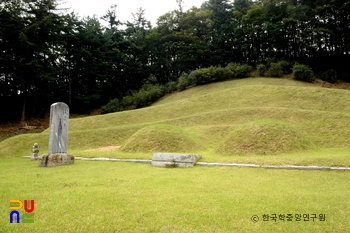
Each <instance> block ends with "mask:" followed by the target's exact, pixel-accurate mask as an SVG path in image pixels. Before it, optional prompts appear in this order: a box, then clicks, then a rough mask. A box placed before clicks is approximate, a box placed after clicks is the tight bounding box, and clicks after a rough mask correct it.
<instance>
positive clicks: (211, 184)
mask: <svg viewBox="0 0 350 233" xmlns="http://www.w3.org/2000/svg"><path fill="white" fill-rule="evenodd" d="M0 170H1V173H0V176H1V181H0V187H1V192H0V199H1V202H2V204H1V205H0V211H1V213H2V214H1V216H2V217H1V219H0V232H348V229H350V222H349V220H348V217H347V216H349V215H350V205H349V200H348V197H349V196H350V182H349V179H350V173H349V172H336V171H297V170H273V169H271V170H270V169H257V168H229V167H200V166H197V167H194V168H191V169H180V168H175V169H165V168H157V167H152V166H151V165H148V164H134V163H123V162H89V161H75V164H74V165H68V166H61V167H51V168H42V167H38V166H37V163H36V162H31V161H30V160H29V159H23V158H16V159H1V160H0ZM11 199H19V200H25V199H28V200H31V199H34V200H35V210H34V214H35V217H34V223H32V224H29V223H20V224H10V223H9V212H10V210H9V203H10V200H11ZM21 212H22V213H23V211H21ZM264 214H269V215H270V217H271V215H272V214H277V215H279V214H285V215H287V214H293V216H294V217H295V215H296V214H310V215H311V214H316V215H317V217H319V215H320V214H325V215H326V221H319V219H318V218H317V219H315V220H314V221H312V220H311V219H310V221H308V222H307V221H304V219H302V221H299V222H298V221H296V219H295V218H293V220H292V221H290V222H288V221H286V219H285V221H282V220H277V221H276V222H274V221H273V220H272V219H271V218H269V221H263V215H264ZM253 215H257V216H259V218H260V221H259V222H257V223H254V222H252V220H251V217H252V216H253Z"/></svg>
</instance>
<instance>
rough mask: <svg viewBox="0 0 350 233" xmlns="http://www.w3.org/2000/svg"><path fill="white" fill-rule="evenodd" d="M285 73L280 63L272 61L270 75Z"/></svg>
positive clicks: (278, 75) (277, 75)
mask: <svg viewBox="0 0 350 233" xmlns="http://www.w3.org/2000/svg"><path fill="white" fill-rule="evenodd" d="M282 74H283V71H282V68H281V66H280V65H279V63H271V64H270V69H269V75H270V76H271V77H278V78H279V77H281V76H282Z"/></svg>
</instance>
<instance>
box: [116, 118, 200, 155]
mask: <svg viewBox="0 0 350 233" xmlns="http://www.w3.org/2000/svg"><path fill="white" fill-rule="evenodd" d="M203 149H204V147H203V146H202V145H201V142H200V141H199V140H198V139H196V137H195V136H194V135H191V134H190V133H189V132H187V131H186V130H183V129H181V128H180V127H176V126H172V125H168V124H157V125H151V126H147V127H144V128H142V129H140V130H138V131H137V132H136V133H134V134H133V135H132V136H131V137H130V138H129V140H127V141H126V143H125V144H124V145H123V146H122V147H121V148H120V150H121V151H123V152H129V153H133V152H141V153H146V152H156V151H159V152H196V151H201V150H203Z"/></svg>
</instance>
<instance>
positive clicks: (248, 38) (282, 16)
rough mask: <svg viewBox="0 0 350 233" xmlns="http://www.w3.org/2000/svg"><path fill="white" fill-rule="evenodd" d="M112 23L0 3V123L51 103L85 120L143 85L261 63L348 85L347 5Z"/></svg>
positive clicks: (347, 1) (341, 1)
mask: <svg viewBox="0 0 350 233" xmlns="http://www.w3.org/2000/svg"><path fill="white" fill-rule="evenodd" d="M174 1H177V3H178V8H177V9H174V10H173V11H171V12H165V13H164V14H163V15H161V16H160V17H159V18H158V21H157V24H156V25H155V26H154V27H152V25H151V24H150V22H149V21H147V19H146V18H145V10H144V9H142V8H138V9H135V12H134V13H133V14H132V15H133V17H132V19H130V21H127V22H120V21H119V20H118V15H117V13H116V12H117V11H116V10H117V5H113V6H111V7H110V8H109V9H106V13H105V15H103V16H101V17H100V18H98V17H97V16H90V17H85V18H80V17H78V16H77V15H76V14H75V13H74V12H72V11H70V10H69V9H68V10H67V9H61V8H60V6H61V5H62V2H61V1H60V0H2V1H0V105H1V109H2V110H1V114H0V123H1V122H8V121H14V120H25V118H26V117H29V116H42V115H44V114H45V113H46V112H47V111H49V106H50V105H51V104H52V103H53V102H58V101H63V102H66V103H67V104H68V105H69V106H70V108H71V112H77V113H78V112H88V111H91V110H93V109H95V108H99V107H101V106H102V105H105V104H107V103H108V102H109V101H110V100H112V99H115V98H119V99H121V98H122V97H123V96H127V95H130V92H131V90H138V89H140V88H141V87H142V86H143V85H145V84H147V83H152V84H159V85H166V84H167V83H171V82H172V83H174V82H178V80H179V77H181V75H182V74H184V73H190V72H191V71H194V70H196V69H200V68H206V67H210V66H216V67H220V66H223V67H224V66H226V65H227V64H229V63H231V64H232V63H236V64H249V65H251V66H253V67H256V66H257V65H259V64H267V63H268V62H271V61H281V60H284V61H293V62H299V63H303V64H307V65H308V66H310V67H312V69H313V70H314V71H315V72H324V71H327V70H334V71H335V72H334V73H335V75H336V79H341V80H344V81H347V82H348V81H350V66H349V65H350V64H349V63H350V59H349V56H350V0H255V1H253V0H234V1H229V0H208V1H206V2H204V3H203V4H202V6H201V7H200V8H197V7H192V8H190V9H189V10H187V11H184V10H183V8H184V7H183V6H184V2H183V0H174Z"/></svg>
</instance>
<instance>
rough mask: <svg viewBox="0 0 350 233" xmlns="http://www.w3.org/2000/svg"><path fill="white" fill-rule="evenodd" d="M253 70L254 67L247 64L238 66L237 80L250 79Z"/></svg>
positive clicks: (236, 71)
mask: <svg viewBox="0 0 350 233" xmlns="http://www.w3.org/2000/svg"><path fill="white" fill-rule="evenodd" d="M252 70H253V67H251V66H250V65H247V64H244V65H240V66H237V67H236V69H235V77H236V78H246V77H249V75H250V72H252Z"/></svg>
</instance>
